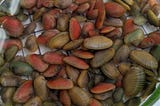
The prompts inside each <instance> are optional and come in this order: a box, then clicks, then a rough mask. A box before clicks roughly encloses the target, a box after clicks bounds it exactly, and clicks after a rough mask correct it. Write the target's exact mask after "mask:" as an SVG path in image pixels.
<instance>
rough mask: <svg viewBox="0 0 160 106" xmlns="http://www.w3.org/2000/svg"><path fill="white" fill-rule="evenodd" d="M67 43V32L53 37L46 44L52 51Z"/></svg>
mask: <svg viewBox="0 0 160 106" xmlns="http://www.w3.org/2000/svg"><path fill="white" fill-rule="evenodd" d="M67 42H69V34H68V32H61V33H59V34H57V35H55V36H53V37H52V38H51V39H50V40H49V42H48V47H49V48H51V49H53V48H57V49H60V48H62V47H63V46H64V45H65V44H66V43H67Z"/></svg>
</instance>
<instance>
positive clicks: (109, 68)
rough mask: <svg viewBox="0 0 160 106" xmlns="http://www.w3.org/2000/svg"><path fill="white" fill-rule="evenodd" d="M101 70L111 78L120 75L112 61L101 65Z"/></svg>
mask: <svg viewBox="0 0 160 106" xmlns="http://www.w3.org/2000/svg"><path fill="white" fill-rule="evenodd" d="M101 70H102V72H103V73H104V75H106V76H107V77H109V78H111V79H117V78H118V77H119V75H120V72H119V71H118V69H117V67H116V66H115V65H114V64H112V63H106V64H104V65H103V66H102V67H101Z"/></svg>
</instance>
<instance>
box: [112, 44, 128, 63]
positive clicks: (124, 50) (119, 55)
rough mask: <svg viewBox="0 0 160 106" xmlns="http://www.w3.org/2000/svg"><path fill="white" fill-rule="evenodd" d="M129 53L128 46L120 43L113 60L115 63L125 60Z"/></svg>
mask: <svg viewBox="0 0 160 106" xmlns="http://www.w3.org/2000/svg"><path fill="white" fill-rule="evenodd" d="M129 53H130V49H129V47H128V46H127V45H122V46H121V47H120V48H119V49H118V51H117V52H116V54H115V56H114V58H113V61H114V62H115V63H119V62H125V61H127V59H128V56H129Z"/></svg>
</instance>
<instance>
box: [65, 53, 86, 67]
mask: <svg viewBox="0 0 160 106" xmlns="http://www.w3.org/2000/svg"><path fill="white" fill-rule="evenodd" d="M63 61H64V62H65V63H67V64H69V65H71V66H73V67H76V68H78V69H88V68H89V65H88V64H87V63H86V62H85V61H83V60H82V59H80V58H78V57H75V56H67V57H65V58H63Z"/></svg>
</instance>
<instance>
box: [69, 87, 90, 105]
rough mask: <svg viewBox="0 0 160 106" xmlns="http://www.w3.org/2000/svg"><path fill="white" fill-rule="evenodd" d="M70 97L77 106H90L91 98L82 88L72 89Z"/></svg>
mask: <svg viewBox="0 0 160 106" xmlns="http://www.w3.org/2000/svg"><path fill="white" fill-rule="evenodd" d="M69 95H70V97H71V100H72V102H73V103H74V104H75V105H76V106H88V105H89V101H90V97H89V95H88V94H87V92H86V91H84V90H83V89H82V88H79V87H76V86H75V87H73V88H72V89H69Z"/></svg>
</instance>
